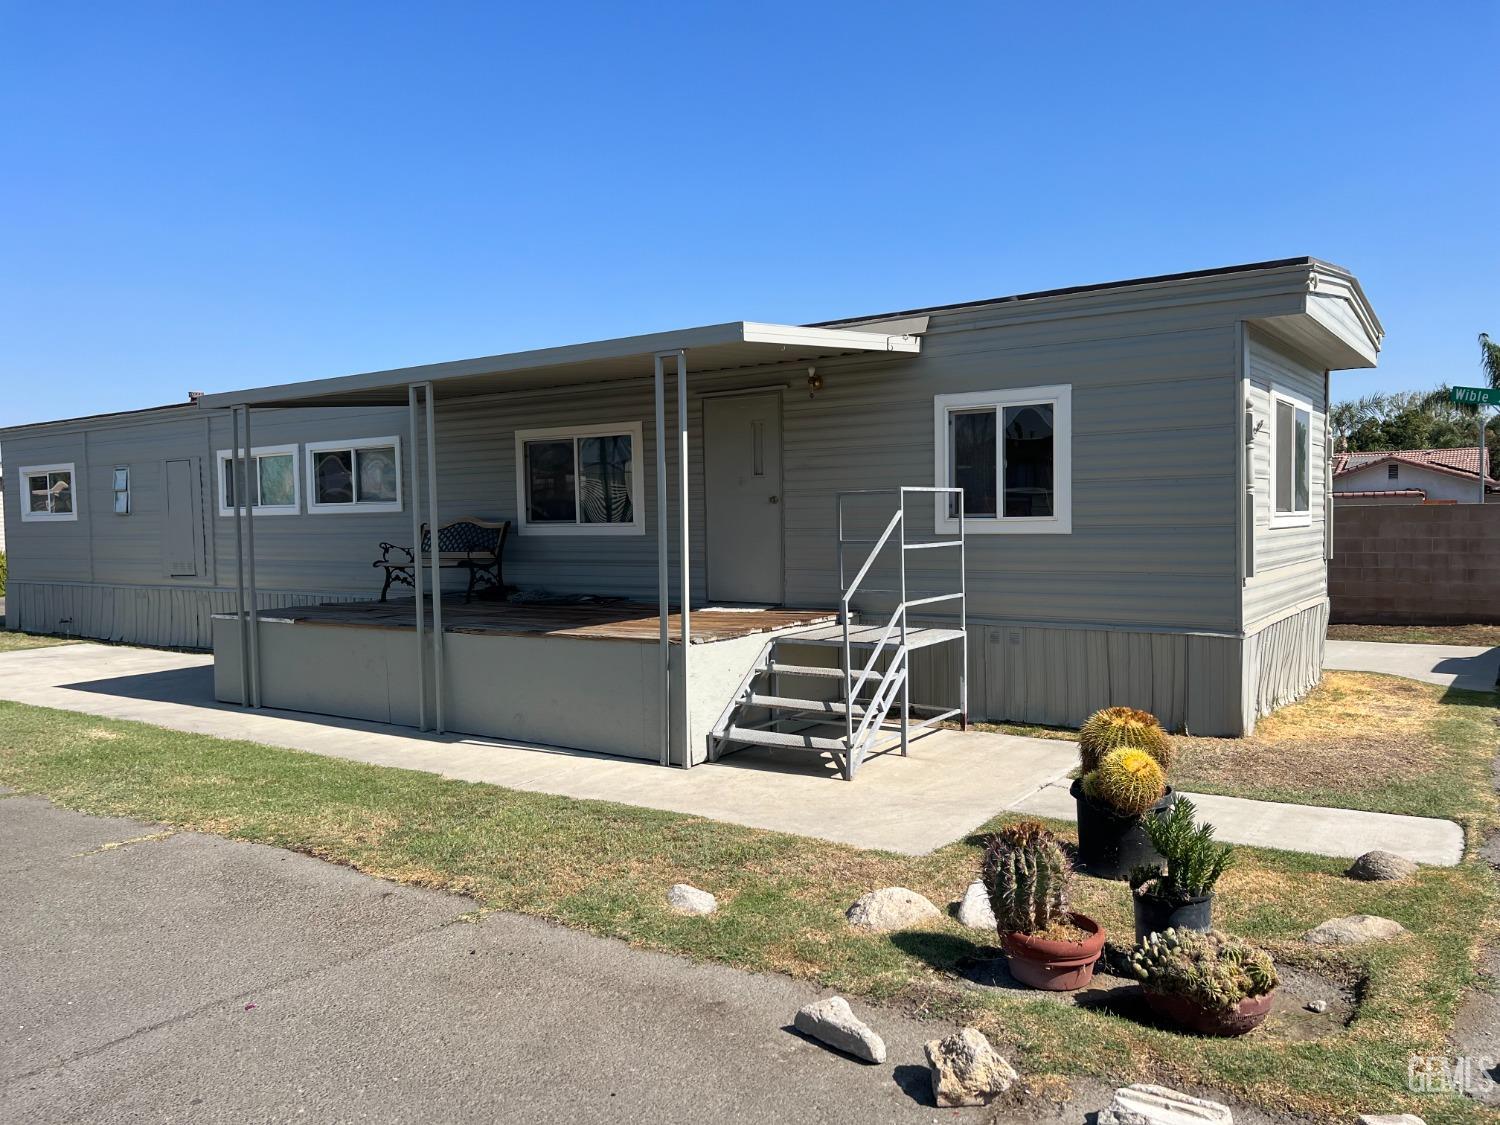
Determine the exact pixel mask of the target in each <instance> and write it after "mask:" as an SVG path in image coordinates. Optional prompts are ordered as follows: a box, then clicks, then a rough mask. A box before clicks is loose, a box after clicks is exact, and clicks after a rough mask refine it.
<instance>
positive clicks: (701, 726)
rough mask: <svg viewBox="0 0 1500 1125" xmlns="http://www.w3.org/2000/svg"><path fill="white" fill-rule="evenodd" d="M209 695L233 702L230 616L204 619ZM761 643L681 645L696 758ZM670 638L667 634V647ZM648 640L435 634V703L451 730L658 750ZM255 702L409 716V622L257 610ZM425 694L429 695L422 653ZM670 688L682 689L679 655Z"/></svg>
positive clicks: (654, 753) (412, 674) (625, 753)
mask: <svg viewBox="0 0 1500 1125" xmlns="http://www.w3.org/2000/svg"><path fill="white" fill-rule="evenodd" d="M213 637H214V643H213V647H214V695H215V698H217V699H218V700H219V701H220V702H222V703H240V702H242V699H241V695H240V691H241V688H240V664H241V660H242V655H241V651H242V650H241V647H240V643H239V623H238V621H237V620H236V619H235V617H234V616H233V615H232V614H230V615H222V616H218V617H215V618H214V620H213ZM767 643H768V641H767V637H766V636H765V635H753V636H747V637H739V638H735V639H731V640H723V641H715V642H712V643H707V644H695V645H693V657H692V660H691V662H690V663H691V667H690V669H689V672H688V687H687V689H686V690H687V691H688V692H689V698H690V699H691V703H692V706H691V709H690V710H691V723H692V731H691V732H689V735H688V737H686V738H684V737H683V732H682V730H681V728H680V726H674V729H673V738H672V745H673V753H672V764H674V765H681V764H683V763H682V756H683V747H684V746H686V747H688V752H689V753H691V755H692V761H693V763H694V764H696V763H698V762H702V761H704V760H705V759H706V758H707V750H708V734H709V730H710V729H711V727H712V725H713V723H714V721H715V720H716V719H717V718H718V717H719V714H720V713H721V712H722V711H723V710H724V708H725V707H726V706H727V705H728V703H729V702H730V700H731V699H732V698H733V697H734V694H735V692H736V691H737V690H738V688H739V686H740V683H741V682H742V681H743V679H744V677H745V674H746V672H747V671H748V670H749V668H750V666H751V665H752V664H753V663H754V662H755V660H756V659H757V657H759V655H760V654H761V652H762V650H763V649H764V648H765V647H766V644H767ZM679 648H680V646H677V645H674V646H673V650H674V652H675V651H676V650H678V649H679ZM657 660H658V652H657V646H656V643H655V641H654V640H653V641H637V640H624V639H618V638H610V639H603V638H592V637H576V636H556V635H541V634H529V635H528V634H495V633H488V634H484V633H462V632H448V633H445V634H444V663H443V667H444V682H443V695H444V710H445V715H446V726H447V729H448V730H449V731H451V732H454V733H458V734H469V735H477V736H480V737H484V738H495V739H507V740H513V741H517V742H528V743H540V744H542V745H546V746H555V747H563V748H567V749H575V750H587V751H591V752H593V753H598V754H613V755H619V756H621V757H627V758H643V759H646V760H648V761H653V762H654V761H658V760H659V758H660V755H661V730H662V726H661V694H660V692H659V691H658V690H657V685H658V681H657V675H658V664H657ZM260 668H261V702H262V704H263V705H264V706H266V707H274V708H279V709H283V710H288V711H304V712H309V713H313V714H320V715H334V716H338V717H342V718H349V719H362V720H365V721H367V722H376V723H394V724H397V725H400V726H416V725H417V722H418V696H417V653H416V645H415V642H414V639H413V631H412V630H410V629H399V628H372V627H351V626H348V625H339V624H317V623H315V622H308V621H287V620H276V619H264V618H263V619H262V621H261V624H260ZM424 672H425V676H426V691H427V698H428V699H429V700H431V699H432V698H433V697H434V696H433V693H434V691H435V687H434V684H433V677H432V669H431V665H430V663H429V664H428V666H427V668H426V669H425V670H424ZM672 690H673V692H674V693H676V692H679V691H682V690H684V688H683V681H682V673H681V670H680V666H678V668H677V669H676V670H675V671H674V674H673V678H672Z"/></svg>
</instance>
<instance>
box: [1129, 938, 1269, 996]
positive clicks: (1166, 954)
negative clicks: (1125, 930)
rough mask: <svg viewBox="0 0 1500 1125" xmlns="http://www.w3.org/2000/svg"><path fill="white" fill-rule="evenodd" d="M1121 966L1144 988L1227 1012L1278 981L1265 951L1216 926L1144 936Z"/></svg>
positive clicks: (1264, 992) (1265, 992)
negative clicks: (1198, 930)
mask: <svg viewBox="0 0 1500 1125" xmlns="http://www.w3.org/2000/svg"><path fill="white" fill-rule="evenodd" d="M1126 967H1127V968H1128V970H1129V972H1130V973H1131V975H1132V976H1134V977H1135V978H1136V979H1137V980H1139V981H1140V982H1141V983H1142V984H1143V985H1144V986H1145V987H1146V988H1147V989H1148V990H1150V991H1152V992H1158V993H1163V994H1166V995H1171V996H1182V997H1184V998H1186V999H1188V1000H1192V1001H1193V1002H1194V1003H1197V1004H1201V1005H1203V1006H1204V1007H1206V1008H1212V1009H1216V1010H1219V1011H1227V1010H1228V1009H1230V1008H1233V1007H1235V1006H1236V1005H1238V1004H1239V1003H1240V1002H1241V1001H1242V1000H1246V999H1248V998H1250V997H1252V996H1264V995H1266V994H1267V993H1268V992H1270V991H1271V990H1272V989H1273V988H1275V987H1276V985H1277V984H1278V983H1279V980H1278V978H1277V976H1276V965H1275V963H1274V962H1273V961H1272V960H1271V958H1270V955H1269V954H1267V953H1266V952H1265V951H1264V950H1261V949H1257V948H1256V947H1255V946H1253V945H1251V944H1250V943H1249V942H1246V941H1242V940H1240V939H1239V938H1236V937H1231V936H1230V935H1229V934H1225V933H1221V932H1220V931H1218V930H1210V931H1208V932H1207V933H1195V932H1193V931H1189V930H1164V931H1162V932H1161V933H1159V934H1147V935H1146V936H1145V937H1144V938H1143V939H1141V942H1140V943H1139V944H1138V945H1137V946H1136V947H1135V949H1134V950H1133V951H1132V952H1131V954H1130V957H1129V960H1128V961H1127V962H1126Z"/></svg>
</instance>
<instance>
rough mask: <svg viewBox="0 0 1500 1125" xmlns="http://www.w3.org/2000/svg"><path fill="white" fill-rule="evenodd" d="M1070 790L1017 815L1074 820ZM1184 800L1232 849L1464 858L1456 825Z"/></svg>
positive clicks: (1049, 788) (1041, 793) (1197, 797)
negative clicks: (1379, 852) (1235, 846)
mask: <svg viewBox="0 0 1500 1125" xmlns="http://www.w3.org/2000/svg"><path fill="white" fill-rule="evenodd" d="M1070 745H1071V744H1070ZM1070 784H1071V783H1070V782H1067V781H1056V782H1052V783H1050V784H1048V785H1045V786H1043V787H1042V788H1041V789H1039V790H1038V791H1037V792H1035V793H1033V794H1032V795H1031V796H1030V797H1026V798H1024V799H1023V800H1021V801H1019V802H1018V803H1017V804H1016V805H1015V811H1017V812H1024V813H1030V814H1031V815H1032V816H1045V817H1052V818H1053V819H1056V820H1074V819H1076V817H1077V810H1076V806H1075V803H1074V800H1073V797H1072V795H1071V794H1070V793H1069V792H1068V786H1069V785H1070ZM1183 796H1184V797H1191V798H1192V801H1193V804H1194V805H1195V806H1197V809H1198V811H1199V813H1200V814H1202V817H1203V819H1204V820H1207V821H1209V822H1210V823H1212V824H1213V826H1214V828H1215V830H1216V835H1217V836H1218V838H1219V839H1221V840H1223V841H1225V842H1227V843H1230V844H1245V845H1247V846H1250V847H1256V848H1280V849H1281V850H1283V851H1297V852H1309V853H1311V854H1312V855H1327V856H1339V857H1344V858H1348V859H1353V858H1354V857H1355V856H1360V855H1364V853H1365V852H1368V851H1374V850H1375V849H1377V848H1380V849H1383V850H1384V851H1388V852H1395V853H1396V854H1397V855H1404V856H1406V857H1407V858H1408V859H1412V860H1415V861H1416V862H1418V863H1427V864H1432V865H1433V866H1437V867H1451V866H1453V865H1454V864H1456V863H1458V862H1459V861H1460V860H1461V859H1463V855H1464V832H1463V829H1462V828H1460V827H1459V826H1458V825H1456V824H1454V823H1453V822H1452V821H1451V820H1437V819H1434V818H1432V817H1423V816H1396V815H1394V814H1392V813H1372V812H1361V811H1359V810H1357V809H1327V808H1320V807H1319V806H1317V805H1287V804H1282V803H1280V802H1278V801H1247V800H1245V799H1244V798H1242V797H1217V796H1213V795H1212V794H1207V793H1184V794H1183Z"/></svg>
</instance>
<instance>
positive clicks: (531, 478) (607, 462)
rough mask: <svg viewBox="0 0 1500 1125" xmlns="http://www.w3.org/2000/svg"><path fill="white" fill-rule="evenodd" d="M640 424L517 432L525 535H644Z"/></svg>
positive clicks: (519, 505) (519, 504) (518, 482)
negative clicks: (639, 461)
mask: <svg viewBox="0 0 1500 1125" xmlns="http://www.w3.org/2000/svg"><path fill="white" fill-rule="evenodd" d="M640 450H641V424H640V423H639V422H622V423H617V424H610V425H600V426H567V427H561V428H557V429H546V430H517V431H516V508H517V511H518V512H519V514H520V518H519V519H518V521H517V524H518V528H517V530H518V531H519V532H520V534H522V535H643V534H645V530H646V523H645V518H644V513H643V512H642V511H641V496H640V490H641V473H640V471H639V463H638V461H637V457H638V456H639V454H640Z"/></svg>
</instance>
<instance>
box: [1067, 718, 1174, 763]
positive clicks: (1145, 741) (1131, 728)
mask: <svg viewBox="0 0 1500 1125" xmlns="http://www.w3.org/2000/svg"><path fill="white" fill-rule="evenodd" d="M1126 746H1133V747H1135V748H1136V749H1138V750H1144V751H1146V753H1148V754H1150V755H1151V756H1152V757H1153V758H1155V759H1156V761H1157V764H1158V765H1160V766H1161V768H1162V769H1164V770H1169V769H1171V768H1172V758H1173V750H1172V740H1171V739H1170V738H1168V737H1167V732H1166V731H1164V730H1162V728H1161V724H1160V723H1159V722H1157V721H1156V716H1155V715H1153V714H1151V712H1149V711H1141V710H1138V709H1137V708H1134V707H1106V708H1104V709H1103V710H1102V711H1095V712H1094V713H1093V714H1092V715H1090V716H1089V717H1088V719H1087V721H1086V722H1085V723H1084V724H1083V726H1082V728H1081V729H1080V730H1079V732H1078V756H1079V759H1080V764H1081V765H1082V767H1083V772H1084V773H1092V772H1093V771H1094V770H1096V769H1098V768H1099V762H1100V761H1101V760H1102V759H1103V758H1104V755H1106V754H1108V753H1109V752H1110V751H1111V750H1119V749H1122V748H1124V747H1126Z"/></svg>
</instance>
